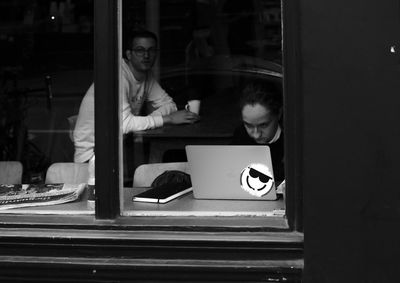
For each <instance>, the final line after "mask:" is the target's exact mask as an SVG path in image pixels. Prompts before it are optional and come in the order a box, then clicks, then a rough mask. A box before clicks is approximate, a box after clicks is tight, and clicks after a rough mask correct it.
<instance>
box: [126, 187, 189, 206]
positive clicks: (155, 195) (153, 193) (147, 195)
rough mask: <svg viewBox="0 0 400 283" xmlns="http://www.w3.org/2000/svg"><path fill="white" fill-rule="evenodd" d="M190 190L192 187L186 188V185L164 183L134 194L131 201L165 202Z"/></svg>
mask: <svg viewBox="0 0 400 283" xmlns="http://www.w3.org/2000/svg"><path fill="white" fill-rule="evenodd" d="M191 191H192V187H189V188H188V187H187V186H184V185H180V184H173V185H170V184H164V185H161V186H158V187H154V188H151V189H149V190H147V191H145V192H143V193H140V194H138V195H136V196H134V197H133V198H132V201H139V202H151V203H167V202H169V201H171V200H173V199H175V198H177V197H180V196H182V195H184V194H187V193H189V192H191Z"/></svg>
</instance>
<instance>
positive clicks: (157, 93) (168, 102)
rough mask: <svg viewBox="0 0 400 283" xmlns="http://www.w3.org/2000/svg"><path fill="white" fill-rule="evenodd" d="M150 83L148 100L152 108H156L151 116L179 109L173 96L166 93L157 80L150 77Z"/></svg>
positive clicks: (166, 113) (163, 114)
mask: <svg viewBox="0 0 400 283" xmlns="http://www.w3.org/2000/svg"><path fill="white" fill-rule="evenodd" d="M149 85H150V86H149V89H148V92H149V94H148V97H147V101H148V103H149V104H150V106H151V108H152V109H154V111H153V112H151V113H150V115H151V116H160V115H161V116H165V115H168V114H171V113H172V112H175V111H177V107H176V104H175V102H174V100H173V99H172V97H170V96H169V95H168V93H166V91H165V90H164V89H163V88H162V87H161V86H160V84H159V83H158V82H157V81H156V80H154V79H153V78H152V79H150V82H149Z"/></svg>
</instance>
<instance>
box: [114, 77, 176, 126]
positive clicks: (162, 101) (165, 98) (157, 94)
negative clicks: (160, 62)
mask: <svg viewBox="0 0 400 283" xmlns="http://www.w3.org/2000/svg"><path fill="white" fill-rule="evenodd" d="M122 85H123V91H122V92H123V95H122V102H121V107H122V109H121V110H122V130H123V133H124V134H126V133H129V132H136V131H143V130H148V129H154V128H157V127H161V126H163V118H162V116H163V115H168V114H169V113H171V112H174V111H176V109H177V108H176V104H175V103H174V102H173V100H172V98H171V97H170V96H169V95H168V94H167V93H166V92H165V91H164V90H163V89H162V88H161V87H160V85H159V84H158V83H157V82H156V81H155V80H151V87H150V88H149V93H148V97H147V102H149V103H150V104H151V106H152V107H153V108H156V110H155V111H153V112H152V113H151V114H150V115H147V116H135V115H133V114H132V112H131V106H130V104H129V101H128V97H129V95H128V94H129V84H128V82H127V81H126V80H123V84H122Z"/></svg>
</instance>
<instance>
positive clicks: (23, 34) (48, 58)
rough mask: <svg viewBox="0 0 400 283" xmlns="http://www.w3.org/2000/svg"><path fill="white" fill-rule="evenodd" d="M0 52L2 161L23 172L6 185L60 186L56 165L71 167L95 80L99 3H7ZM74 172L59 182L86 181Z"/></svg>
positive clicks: (2, 9) (1, 10) (0, 16)
mask: <svg viewBox="0 0 400 283" xmlns="http://www.w3.org/2000/svg"><path fill="white" fill-rule="evenodd" d="M0 51H1V52H0V62H1V65H0V76H1V77H0V78H1V83H0V100H1V101H0V109H1V111H0V115H1V116H0V121H1V122H0V135H1V136H0V150H1V161H2V162H7V168H9V169H10V170H11V168H14V167H12V166H11V165H12V164H13V163H12V162H14V161H16V162H19V164H21V165H22V172H21V173H22V175H21V176H20V178H18V179H13V180H11V179H2V180H0V183H10V182H12V183H23V184H43V183H49V182H54V179H53V181H52V179H51V177H50V179H49V176H48V175H49V174H48V172H49V171H48V170H50V171H52V170H53V169H55V168H56V167H52V165H54V164H56V163H65V162H66V163H72V162H73V154H74V145H73V141H72V129H73V126H74V123H75V115H76V114H77V113H78V109H79V105H80V102H81V99H82V96H83V94H84V93H85V91H86V89H87V87H88V86H89V85H90V83H91V81H92V79H93V78H92V74H93V0H83V1H81V0H80V1H77V0H66V1H50V0H45V1H37V0H28V1H11V0H5V1H1V4H0ZM10 166H11V167H10ZM74 170H75V171H74ZM66 171H68V170H66V168H65V167H63V169H62V172H66ZM3 172H4V171H3ZM10 172H14V171H9V173H10ZM18 172H19V171H18ZM69 172H71V174H70V175H68V176H66V175H67V174H65V176H64V177H65V178H64V177H63V178H64V179H60V178H61V177H60V176H59V178H57V179H55V180H58V182H59V181H60V180H63V182H64V181H65V182H68V183H73V182H82V181H84V182H86V181H87V180H85V179H87V177H85V174H87V173H86V172H85V169H82V168H81V169H77V168H75V169H70V170H69ZM10 174H11V173H10ZM12 174H14V173H12ZM15 174H19V173H15ZM73 177H76V178H75V179H71V178H73ZM75 208H76V209H78V210H79V209H81V208H79V207H78V206H77V207H75ZM35 209H36V210H40V209H47V210H49V209H50V210H52V209H53V210H54V211H56V210H59V211H62V210H63V208H60V207H58V208H56V207H48V206H47V207H45V208H41V207H37V208H35ZM35 209H34V210H35ZM85 209H86V208H83V207H82V210H85Z"/></svg>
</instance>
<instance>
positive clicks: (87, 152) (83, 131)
mask: <svg viewBox="0 0 400 283" xmlns="http://www.w3.org/2000/svg"><path fill="white" fill-rule="evenodd" d="M73 138H74V145H75V153H74V161H75V162H77V163H83V162H86V161H88V160H89V159H90V158H91V157H92V156H93V155H94V84H92V85H91V86H90V88H89V89H88V91H87V92H86V94H85V96H84V97H83V100H82V102H81V105H80V108H79V114H78V117H77V120H76V124H75V129H74V133H73Z"/></svg>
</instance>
